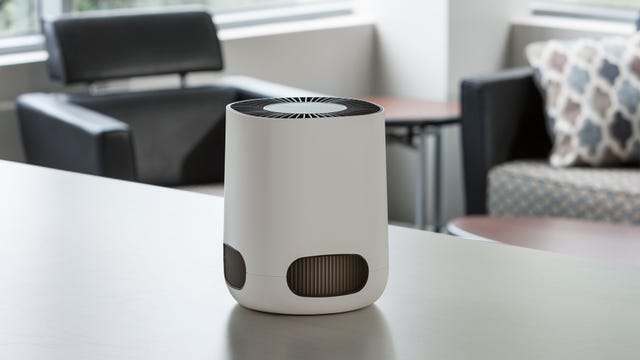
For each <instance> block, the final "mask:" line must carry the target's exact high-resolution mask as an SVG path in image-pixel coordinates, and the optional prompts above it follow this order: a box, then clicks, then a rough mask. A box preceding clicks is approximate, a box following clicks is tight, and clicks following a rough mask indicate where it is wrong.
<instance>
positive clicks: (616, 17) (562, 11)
mask: <svg viewBox="0 0 640 360" xmlns="http://www.w3.org/2000/svg"><path fill="white" fill-rule="evenodd" d="M529 7H530V9H531V11H532V13H533V14H534V15H541V16H562V17H572V18H581V19H598V20H608V21H617V22H630V23H633V22H635V21H636V20H637V19H638V17H639V16H640V12H639V9H633V8H629V9H625V8H616V7H606V6H597V5H586V4H571V3H562V2H556V1H552V0H533V1H529Z"/></svg>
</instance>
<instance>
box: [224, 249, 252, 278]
mask: <svg viewBox="0 0 640 360" xmlns="http://www.w3.org/2000/svg"><path fill="white" fill-rule="evenodd" d="M223 262H224V279H225V280H226V281H227V284H229V286H231V287H232V288H234V289H242V287H244V283H245V281H246V279H247V266H246V265H245V263H244V258H243V257H242V254H240V252H239V251H238V250H236V249H234V248H232V247H231V246H229V245H227V244H224V252H223Z"/></svg>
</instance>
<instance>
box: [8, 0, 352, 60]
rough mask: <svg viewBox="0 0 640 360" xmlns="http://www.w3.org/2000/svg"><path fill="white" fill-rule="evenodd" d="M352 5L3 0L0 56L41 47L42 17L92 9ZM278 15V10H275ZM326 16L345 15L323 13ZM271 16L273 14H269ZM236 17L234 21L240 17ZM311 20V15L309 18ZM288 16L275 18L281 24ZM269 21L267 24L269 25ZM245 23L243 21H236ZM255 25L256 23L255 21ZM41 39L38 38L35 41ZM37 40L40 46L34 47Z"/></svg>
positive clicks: (266, 0) (312, 0)
mask: <svg viewBox="0 0 640 360" xmlns="http://www.w3.org/2000/svg"><path fill="white" fill-rule="evenodd" d="M327 3H342V4H345V3H349V0H0V54H2V53H8V52H15V51H22V50H33V49H34V46H35V47H38V46H39V47H40V48H42V45H41V42H42V40H41V38H39V37H38V36H36V35H37V34H39V32H40V16H41V14H44V15H57V14H62V13H69V12H82V11H93V10H114V9H131V8H156V9H157V8H160V7H163V6H181V5H203V6H205V7H207V8H208V9H209V10H210V11H211V12H213V13H215V14H220V13H222V14H225V13H233V12H235V13H236V14H239V13H240V12H242V11H248V10H267V11H268V10H269V9H274V8H279V7H284V6H287V7H291V6H297V5H309V6H313V5H314V4H327ZM273 11H275V12H278V10H273ZM324 14H325V15H324V16H335V15H344V12H337V11H335V10H331V11H328V10H324ZM268 16H272V15H268ZM320 16H322V15H320ZM237 17H238V16H236V17H235V18H237ZM301 18H303V17H301ZM306 18H308V16H307V17H306ZM282 19H285V17H282V16H279V17H276V20H273V19H272V20H271V21H278V20H282ZM268 21H269V20H268V19H267V21H264V22H268ZM235 23H237V24H243V22H242V21H237V19H236V21H235ZM254 23H256V22H255V21H254ZM34 38H39V39H34ZM37 41H39V42H40V45H34V44H35V43H36V42H37Z"/></svg>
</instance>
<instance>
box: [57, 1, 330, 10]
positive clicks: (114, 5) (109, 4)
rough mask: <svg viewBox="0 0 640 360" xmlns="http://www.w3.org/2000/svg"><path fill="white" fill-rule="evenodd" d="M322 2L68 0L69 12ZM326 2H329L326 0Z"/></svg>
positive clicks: (245, 6)
mask: <svg viewBox="0 0 640 360" xmlns="http://www.w3.org/2000/svg"><path fill="white" fill-rule="evenodd" d="M317 2H322V1H318V0H66V3H67V6H66V9H67V11H72V12H76V11H87V10H111V9H123V8H141V7H159V6H171V5H185V4H189V5H204V6H206V7H208V8H209V9H211V11H213V12H228V11H240V10H248V9H251V10H255V9H265V8H273V7H279V6H285V5H286V6H288V5H300V4H310V3H317ZM324 2H327V1H326V0H325V1H324Z"/></svg>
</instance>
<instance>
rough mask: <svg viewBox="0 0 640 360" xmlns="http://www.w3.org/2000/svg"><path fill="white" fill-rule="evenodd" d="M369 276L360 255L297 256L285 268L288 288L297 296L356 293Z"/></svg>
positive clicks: (365, 264) (364, 261)
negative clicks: (296, 258) (287, 268)
mask: <svg viewBox="0 0 640 360" xmlns="http://www.w3.org/2000/svg"><path fill="white" fill-rule="evenodd" d="M368 277H369V266H368V265H367V261H366V260H365V259H364V258H363V257H362V256H360V255H321V256H309V257H304V258H300V259H298V260H296V261H294V262H293V263H291V265H290V266H289V270H287V284H288V285H289V289H291V291H293V293H294V294H296V295H298V296H305V297H327V296H340V295H348V294H353V293H357V292H358V291H360V290H362V288H363V287H364V285H365V284H366V283H367V278H368Z"/></svg>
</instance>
